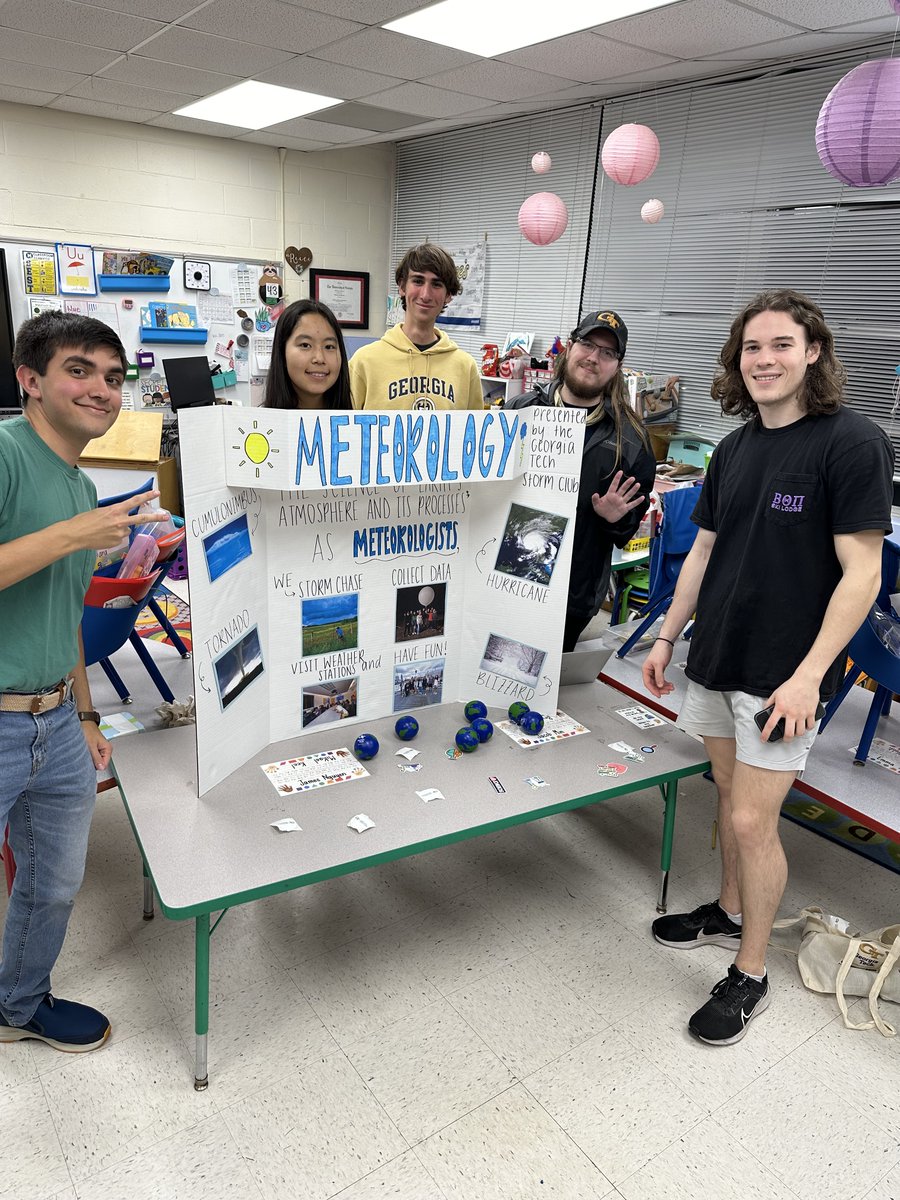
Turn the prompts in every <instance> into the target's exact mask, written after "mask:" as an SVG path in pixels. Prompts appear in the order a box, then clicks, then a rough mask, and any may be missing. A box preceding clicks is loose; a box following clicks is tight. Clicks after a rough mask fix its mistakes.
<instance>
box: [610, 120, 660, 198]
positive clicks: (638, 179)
mask: <svg viewBox="0 0 900 1200" xmlns="http://www.w3.org/2000/svg"><path fill="white" fill-rule="evenodd" d="M600 161H601V162H602V163H603V170H604V171H605V172H606V173H607V175H608V176H609V177H610V179H612V180H614V181H615V182H616V183H623V184H625V186H626V187H633V186H634V184H636V183H643V182H644V180H645V179H649V178H650V176H651V175H652V174H653V172H654V171H655V170H656V164H657V163H658V162H659V138H658V137H657V136H656V134H655V133H654V132H653V130H652V129H650V127H649V126H647V125H635V124H629V125H620V126H619V128H618V129H614V130H613V132H612V133H611V134H610V135H609V137H608V138H607V139H606V141H605V142H604V143H603V150H602V151H601V154H600Z"/></svg>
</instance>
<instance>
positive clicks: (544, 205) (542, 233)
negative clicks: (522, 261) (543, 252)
mask: <svg viewBox="0 0 900 1200" xmlns="http://www.w3.org/2000/svg"><path fill="white" fill-rule="evenodd" d="M568 224H569V210H568V209H567V208H566V206H565V204H564V203H563V202H562V200H560V198H559V196H557V195H555V194H554V193H553V192H537V193H536V194H535V195H534V196H529V197H528V199H527V200H526V201H525V203H524V204H523V205H522V207H521V208H520V209H519V228H520V229H521V231H522V233H523V235H524V236H525V237H527V238H528V240H529V242H534V244H535V245H536V246H549V245H550V243H551V242H555V241H556V240H557V239H558V238H561V237H562V235H563V234H564V233H565V232H566V226H567V225H568Z"/></svg>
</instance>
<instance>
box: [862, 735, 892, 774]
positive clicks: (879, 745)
mask: <svg viewBox="0 0 900 1200" xmlns="http://www.w3.org/2000/svg"><path fill="white" fill-rule="evenodd" d="M850 753H851V754H856V747H855V746H851V747H850ZM867 761H868V762H870V763H875V765H876V766H878V767H884V769H885V770H886V771H892V772H893V773H894V775H900V746H895V745H894V743H893V742H886V741H885V740H884V738H872V745H871V748H870V749H869V754H868V758H867Z"/></svg>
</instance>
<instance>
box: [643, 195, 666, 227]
mask: <svg viewBox="0 0 900 1200" xmlns="http://www.w3.org/2000/svg"><path fill="white" fill-rule="evenodd" d="M665 211H666V206H665V205H664V204H663V202H662V200H648V201H647V202H646V204H642V205H641V220H642V221H643V222H644V223H645V224H646V225H655V224H656V222H657V221H661V220H662V216H663V213H664V212H665Z"/></svg>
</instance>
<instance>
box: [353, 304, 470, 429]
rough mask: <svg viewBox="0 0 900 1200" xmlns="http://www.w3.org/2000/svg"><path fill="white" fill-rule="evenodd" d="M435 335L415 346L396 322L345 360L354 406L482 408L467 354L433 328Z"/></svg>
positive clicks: (441, 330)
mask: <svg viewBox="0 0 900 1200" xmlns="http://www.w3.org/2000/svg"><path fill="white" fill-rule="evenodd" d="M435 333H436V334H437V335H438V338H439V340H438V341H437V342H436V343H435V344H434V345H433V346H429V347H428V349H427V350H419V349H418V347H416V346H414V345H413V343H412V342H411V341H410V340H409V338H408V337H407V336H406V334H405V333H404V332H403V330H402V329H401V327H400V326H399V325H395V326H394V327H393V328H392V329H389V330H388V331H387V333H386V334H385V335H384V337H383V338H382V339H381V341H379V342H372V343H370V344H369V345H368V346H362V347H360V349H359V350H357V351H356V353H355V354H354V355H353V357H352V358H351V359H350V392H351V395H352V398H353V407H354V408H374V409H391V408H413V409H420V410H421V409H425V410H429V409H438V408H439V409H451V410H453V409H459V410H463V409H467V408H475V409H478V410H479V411H480V410H481V409H482V408H483V407H484V401H483V399H482V392H481V380H480V378H479V375H478V366H477V364H476V362H475V359H474V358H473V357H472V356H471V354H467V353H466V352H465V350H460V348H459V346H457V344H456V342H454V341H452V340H451V339H450V338H449V337H447V335H446V333H444V331H443V329H435Z"/></svg>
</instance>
